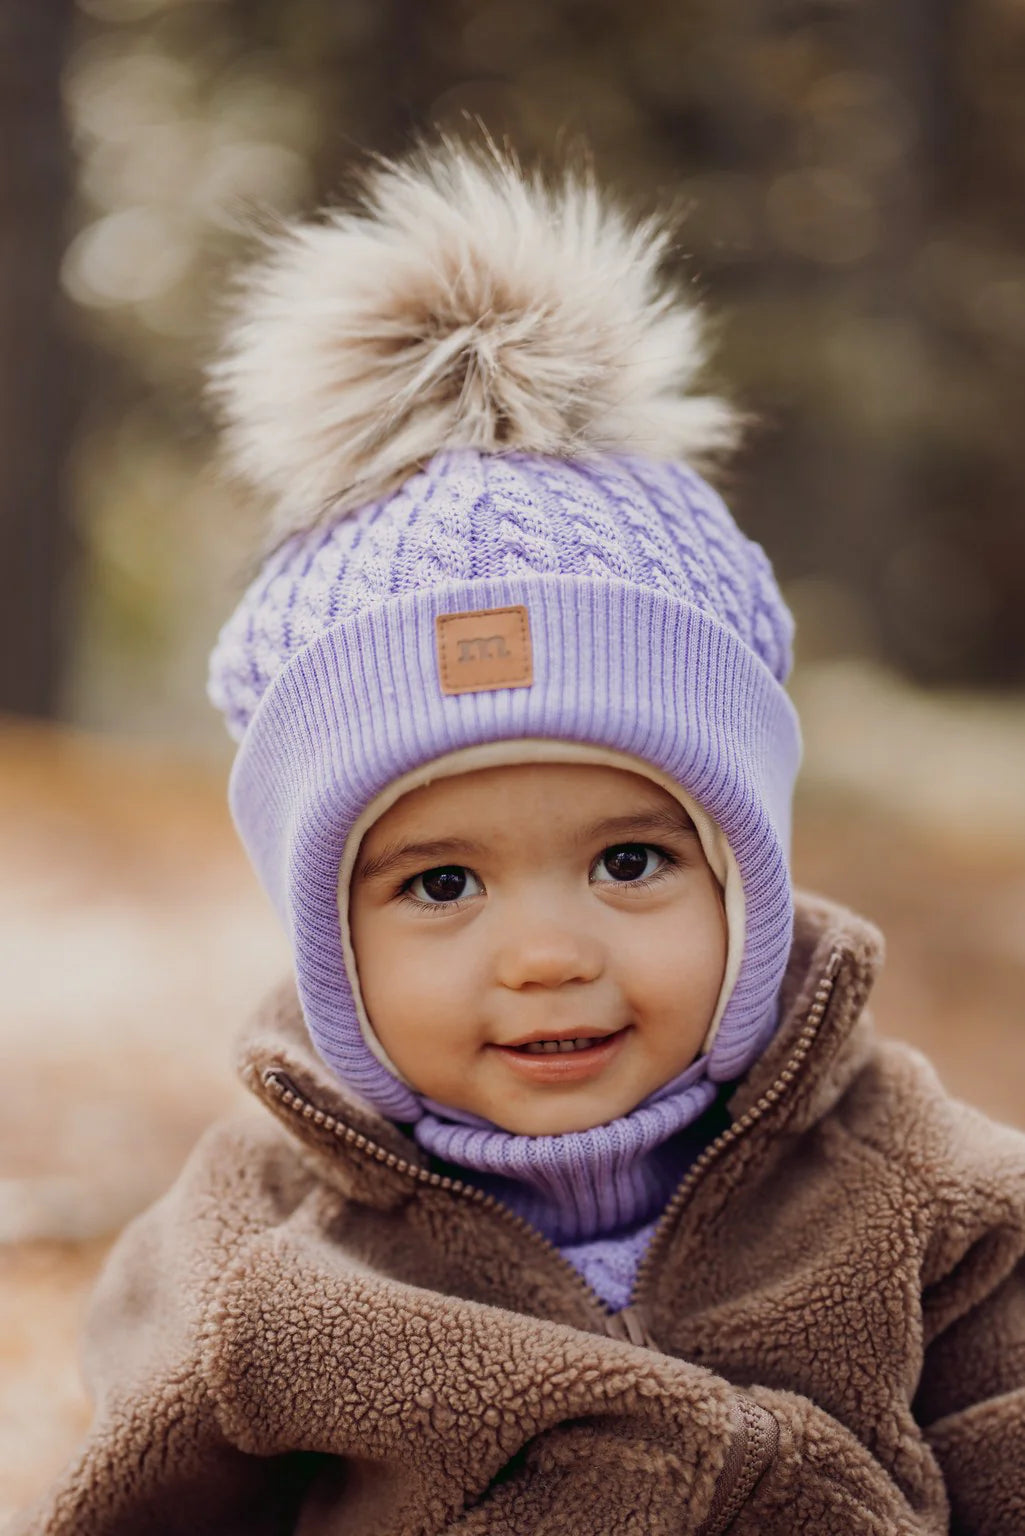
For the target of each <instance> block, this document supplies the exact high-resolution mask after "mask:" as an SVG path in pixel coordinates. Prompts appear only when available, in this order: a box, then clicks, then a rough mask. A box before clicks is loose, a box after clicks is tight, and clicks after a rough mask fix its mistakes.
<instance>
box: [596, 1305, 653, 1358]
mask: <svg viewBox="0 0 1025 1536" xmlns="http://www.w3.org/2000/svg"><path fill="white" fill-rule="evenodd" d="M605 1332H606V1333H607V1334H608V1336H609V1338H610V1339H622V1340H623V1342H624V1343H625V1344H636V1345H637V1347H638V1348H639V1349H658V1345H657V1344H656V1343H655V1340H654V1339H653V1338H652V1336H651V1334H650V1332H649V1331H648V1327H647V1324H646V1323H645V1321H644V1314H643V1313H642V1311H641V1309H640V1307H637V1306H633V1305H631V1306H626V1307H621V1308H620V1310H619V1311H618V1312H610V1313H609V1315H608V1317H606V1319H605Z"/></svg>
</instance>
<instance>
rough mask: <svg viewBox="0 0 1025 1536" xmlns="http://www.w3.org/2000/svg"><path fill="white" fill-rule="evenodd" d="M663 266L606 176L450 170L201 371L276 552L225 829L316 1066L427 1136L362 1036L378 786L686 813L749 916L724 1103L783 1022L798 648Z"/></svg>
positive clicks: (247, 319)
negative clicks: (494, 779)
mask: <svg viewBox="0 0 1025 1536" xmlns="http://www.w3.org/2000/svg"><path fill="white" fill-rule="evenodd" d="M667 243H668V236H667V234H666V232H665V230H664V229H662V228H661V227H660V226H659V225H657V224H656V223H654V222H653V221H648V222H644V223H630V222H629V221H628V220H627V219H626V218H625V217H624V216H623V215H622V214H621V213H620V212H619V210H618V209H617V208H616V207H615V206H613V205H610V204H608V203H607V202H604V201H603V200H602V199H601V198H600V197H599V195H598V193H597V191H596V189H595V187H594V185H593V183H592V182H591V181H590V180H589V179H588V178H586V177H585V178H581V179H574V178H573V177H568V178H566V179H565V180H564V182H563V183H562V184H561V185H560V186H558V187H557V188H555V189H552V188H549V187H547V186H546V185H545V184H543V183H542V182H541V181H540V180H539V179H535V178H530V177H526V176H524V175H523V174H522V173H521V171H520V170H519V168H518V167H517V166H516V165H515V164H514V163H513V162H512V161H511V160H508V159H506V158H504V157H502V156H500V155H498V154H497V153H495V152H493V151H491V150H486V151H483V152H474V151H467V150H465V149H460V148H458V147H453V146H451V145H444V146H442V147H441V148H440V149H438V150H436V151H434V152H432V153H422V154H421V155H420V156H418V157H416V158H415V159H412V160H410V161H408V162H406V163H405V164H402V165H398V166H390V165H386V166H383V167H378V168H377V169H376V170H375V172H374V173H373V176H372V177H371V179H370V181H369V183H368V186H367V189H366V191H365V195H364V198H363V201H362V203H361V204H360V206H359V207H358V208H357V209H356V210H355V211H352V212H340V211H336V212H333V213H331V214H330V215H328V216H327V217H326V218H325V219H324V220H323V221H322V222H319V223H308V224H300V225H296V226H293V227H290V228H287V229H286V230H285V231H284V232H283V233H282V234H280V235H278V236H275V237H273V239H272V240H271V242H270V245H269V248H268V250H267V252H266V255H265V257H264V259H263V260H262V261H260V262H259V263H258V264H257V265H256V266H255V267H254V268H253V269H251V271H250V272H249V274H248V275H247V277H246V279H245V281H244V284H243V286H242V288H241V290H240V294H239V300H238V306H237V312H236V316H235V319H234V322H233V324H232V326H231V329H230V331H229V334H228V338H227V343H226V346H225V348H224V350H223V353H222V355H221V358H220V360H219V362H218V363H217V364H216V365H215V368H214V370H213V374H212V377H213V384H214V388H215V390H216V392H217V394H218V395H219V397H220V401H221V404H222V407H223V410H224V415H225V419H226V423H227V430H226V439H227V443H228V447H229V450H230V452H231V454H232V456H233V460H234V464H235V467H236V469H237V470H238V471H239V472H240V473H241V474H242V476H244V477H245V479H246V480H247V481H248V482H249V484H250V485H252V486H254V487H255V488H256V489H257V490H259V491H260V492H262V493H263V494H264V495H265V496H266V497H267V499H268V500H269V501H270V502H271V504H272V508H273V517H274V524H273V526H274V529H275V533H276V535H277V536H278V538H279V542H278V544H277V547H276V548H275V549H274V550H273V552H272V553H271V554H270V555H269V556H268V557H267V558H266V560H265V562H264V564H263V567H262V569H261V570H260V573H259V575H258V576H257V578H256V580H255V581H254V582H253V583H252V585H251V586H250V588H249V590H248V591H247V592H246V593H245V595H244V597H243V598H242V601H241V603H240V604H239V606H238V608H237V610H236V611H235V613H234V614H233V616H232V617H231V619H230V620H229V621H228V623H227V624H226V626H225V628H224V629H223V631H222V633H221V636H220V638H219V640H218V643H217V646H216V648H215V650H214V653H213V656H212V658H211V671H210V695H211V698H212V700H213V702H214V703H215V704H216V705H217V706H218V708H220V709H221V710H222V711H223V712H224V714H225V717H226V719H227V722H228V726H229V729H230V730H231V731H232V733H233V735H234V736H235V738H236V739H237V741H238V742H239V750H238V755H237V757H236V761H235V764H234V768H233V771H232V777H231V788H230V795H231V804H232V810H233V814H234V817H235V820H236V824H237V826H238V829H239V832H240V834H241V837H242V840H243V842H244V843H245V845H246V848H247V849H248V851H249V854H250V857H251V858H252V860H253V863H254V865H255V867H256V870H257V872H258V874H259V876H260V878H261V879H262V881H263V883H264V885H265V886H266V888H267V890H268V892H269V894H270V896H271V898H272V900H273V902H274V904H275V906H276V908H277V910H278V912H279V914H280V916H281V918H282V920H283V922H284V924H285V927H286V929H287V931H288V933H289V935H290V938H291V941H292V946H293V953H294V960H295V968H296V979H297V985H298V990H299V995H300V998H301V1001H302V1006H303V1010H304V1014H305V1017H306V1021H307V1025H308V1027H309V1029H310V1033H311V1036H312V1038H313V1041H314V1043H315V1045H316V1046H317V1049H318V1051H319V1052H320V1054H321V1055H322V1057H323V1058H324V1060H325V1061H326V1062H327V1063H328V1064H329V1065H330V1066H331V1067H332V1068H333V1069H334V1070H335V1071H336V1072H337V1073H338V1074H339V1075H340V1076H341V1077H343V1078H344V1079H345V1080H346V1081H347V1082H348V1083H349V1084H350V1085H351V1086H352V1087H353V1088H355V1089H356V1090H357V1091H358V1092H359V1093H360V1094H361V1095H362V1096H363V1097H364V1098H365V1099H366V1100H367V1101H368V1102H370V1103H371V1104H373V1105H374V1106H375V1107H377V1108H378V1109H379V1110H381V1111H382V1112H383V1113H384V1114H387V1115H389V1116H391V1117H392V1118H393V1119H396V1120H400V1121H415V1120H416V1119H417V1118H418V1117H419V1116H420V1115H421V1114H422V1112H423V1110H422V1106H421V1104H420V1102H419V1100H418V1097H417V1095H415V1094H414V1093H413V1091H412V1090H411V1089H410V1088H409V1087H408V1085H406V1084H404V1083H403V1082H401V1081H400V1080H399V1079H398V1078H397V1077H396V1076H395V1075H393V1074H392V1073H391V1072H389V1071H388V1069H387V1068H386V1067H385V1066H384V1065H383V1064H382V1062H381V1060H380V1059H378V1056H377V1055H375V1054H374V1052H372V1051H371V1050H370V1049H369V1047H368V1045H367V1043H366V1041H365V1039H364V1037H363V1034H362V1032H361V1029H360V1025H359V1019H358V1011H357V1000H356V997H355V996H354V987H353V980H352V978H350V976H349V974H348V972H347V968H346V961H345V955H344V952H343V940H342V932H341V922H340V916H339V910H338V876H339V866H340V863H341V860H342V856H343V853H344V852H345V849H346V843H347V839H348V836H349V833H350V831H351V830H352V828H353V827H354V826H355V825H356V823H357V821H358V820H359V818H360V817H361V815H362V813H363V812H364V811H365V810H366V808H367V806H368V805H369V804H370V803H371V801H373V800H374V799H375V797H376V796H378V795H379V794H381V792H382V791H383V790H385V789H386V787H387V786H388V785H390V784H392V783H393V781H395V780H396V779H398V778H400V777H401V776H403V775H405V774H409V773H411V772H413V771H414V770H416V769H418V768H420V767H422V765H424V764H426V763H429V762H432V761H434V760H435V759H437V758H440V757H442V756H444V755H446V754H448V753H452V752H455V751H459V750H460V749H465V748H469V747H473V746H476V745H478V744H480V743H484V742H501V741H513V740H519V739H522V738H535V739H536V738H542V739H548V740H553V741H559V742H578V743H586V744H591V745H593V746H595V747H602V748H609V749H612V750H614V751H619V752H624V753H628V754H631V755H632V756H633V757H635V758H639V759H641V760H643V762H645V763H647V764H650V765H651V766H652V767H653V768H654V769H656V770H658V771H659V772H661V773H663V774H665V775H667V776H668V777H669V778H670V779H672V780H673V781H674V782H675V783H677V784H679V785H680V786H682V788H683V789H684V790H685V791H686V792H687V793H688V794H689V795H690V796H692V797H693V799H694V800H695V801H696V802H697V803H698V805H699V806H701V807H702V808H703V809H704V810H705V811H706V812H707V814H708V815H709V816H710V817H711V818H712V819H713V821H714V822H715V823H716V824H717V825H718V827H719V828H721V830H722V832H723V834H724V835H725V838H726V841H727V843H728V845H729V849H730V852H731V854H732V857H733V860H734V861H735V864H736V867H737V870H738V872H739V877H740V880H741V882H742V886H743V895H744V911H745V931H744V935H743V953H742V958H741V962H740V966H739V972H738V974H737V978H736V982H735V985H734V987H733V989H732V992H731V994H730V997H729V1001H728V1003H727V1005H726V1008H725V1012H724V1013H723V1016H722V1019H721V1022H720V1025H719V1028H718V1032H717V1033H716V1036H715V1039H714V1043H713V1045H712V1047H711V1050H710V1052H709V1055H708V1058H707V1061H706V1063H705V1070H706V1072H707V1076H708V1078H710V1079H711V1080H712V1081H727V1080H730V1079H732V1078H735V1077H738V1076H739V1075H741V1074H742V1073H743V1071H744V1070H745V1069H746V1068H747V1067H748V1066H749V1065H750V1063H751V1062H752V1061H753V1060H754V1058H755V1057H756V1056H757V1055H758V1054H759V1052H760V1051H761V1050H762V1049H763V1047H764V1044H765V1042H766V1040H767V1038H768V1036H769V1034H770V1033H771V1031H772V1028H773V1027H774V1024H775V1019H776V1002H777V994H778V989H779V984H780V981H781V978H782V974H783V970H784V967H785V964H786V959H787V954H788V951H789V946H790V939H791V930H792V897H791V889H790V879H789V873H788V868H787V849H788V842H789V821H790V800H791V794H792V788H793V782H794V777H795V774H796V771H797V766H798V760H799V755H800V739H799V732H798V727H797V721H796V716H795V713H794V710H793V708H792V706H791V704H790V702H789V699H788V697H787V695H786V692H785V690H784V686H783V685H784V683H785V681H786V677H787V674H788V671H789V667H790V642H791V634H792V624H791V619H790V615H789V613H788V611H787V608H786V606H785V604H784V602H783V600H782V598H781V596H780V593H779V591H778V588H777V586H776V584H775V581H774V579H773V576H772V571H771V568H770V566H769V563H768V560H767V559H766V557H765V555H764V553H763V551H762V550H761V549H760V548H759V546H758V545H757V544H754V543H752V542H751V541H750V540H748V539H747V538H745V537H744V535H743V534H742V533H741V532H740V530H739V529H738V528H737V526H736V524H735V523H734V522H733V520H732V518H731V516H730V514H729V512H728V511H727V509H726V507H725V506H724V504H723V502H722V501H721V499H720V498H719V497H718V495H717V494H716V493H715V492H714V491H713V490H712V489H711V488H710V487H709V485H708V484H707V483H706V482H705V481H704V480H703V479H701V478H700V477H699V475H698V474H697V473H696V472H695V470H694V469H693V468H692V467H690V464H691V463H693V462H694V461H695V460H700V459H701V457H702V456H707V455H709V454H710V453H712V452H714V451H717V450H718V449H721V448H722V447H724V446H727V445H728V442H729V440H730V437H731V435H732V430H733V419H732V416H731V414H730V412H729V410H728V408H727V407H726V406H724V405H723V404H722V403H721V402H719V401H717V400H713V399H709V398H706V397H701V396H695V395H693V394H689V393H688V386H689V384H690V383H691V380H692V377H693V375H694V374H695V373H696V371H697V369H698V368H699V366H700V364H701V362H702V361H703V357H702V349H701V344H700V327H699V319H698V316H697V314H696V312H695V310H694V309H693V307H691V306H689V305H688V304H686V303H685V302H684V301H683V300H682V299H681V298H680V297H679V296H678V295H676V294H674V293H673V292H672V291H671V290H670V289H669V288H667V287H666V285H665V284H664V282H663V281H662V280H661V279H660V277H659V271H660V267H661V264H662V262H663V259H664V257H665V254H666V248H667ZM677 455H681V456H683V459H679V460H678V459H677V458H676V456H677ZM684 460H686V462H685V461H684Z"/></svg>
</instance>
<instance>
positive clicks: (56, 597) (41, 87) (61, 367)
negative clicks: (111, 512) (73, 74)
mask: <svg viewBox="0 0 1025 1536" xmlns="http://www.w3.org/2000/svg"><path fill="white" fill-rule="evenodd" d="M73 12H74V4H73V0H45V3H41V0H3V4H2V5H0V144H2V145H3V153H2V155H0V577H2V579H3V602H2V604H0V710H9V711H16V712H20V713H24V714H31V715H44V716H46V715H52V714H53V713H54V712H55V709H56V701H57V691H58V686H59V680H60V673H61V662H62V657H63V651H64V641H65V633H66V629H67V617H68V615H67V608H68V591H67V587H68V568H69V564H70V559H69V555H70V549H69V545H70V532H69V518H68V505H67V499H68V498H67V487H66V473H67V458H68V439H69V435H70V430H71V421H72V416H73V394H74V390H73V384H72V379H73V368H72V363H71V343H70V341H69V339H68V337H67V335H66V334H65V330H64V324H63V314H62V304H61V301H60V298H59V294H58V288H57V273H58V267H59V263H60V259H61V251H62V247H63V234H64V218H65V209H66V204H67V197H68V188H69V178H70V169H69V148H68V143H67V136H66V131H65V127H64V120H63V116H62V113H61V100H60V73H61V68H62V65H63V62H64V55H65V49H66V46H67V40H68V33H69V30H70V26H71V22H72V17H73Z"/></svg>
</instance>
